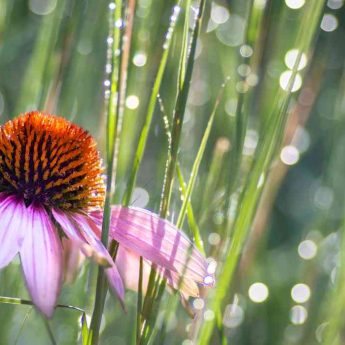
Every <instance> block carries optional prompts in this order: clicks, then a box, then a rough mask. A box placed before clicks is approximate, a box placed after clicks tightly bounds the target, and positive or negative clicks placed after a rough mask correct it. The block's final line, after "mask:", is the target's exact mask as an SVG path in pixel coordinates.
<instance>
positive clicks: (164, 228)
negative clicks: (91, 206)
mask: <svg viewBox="0 0 345 345" xmlns="http://www.w3.org/2000/svg"><path fill="white" fill-rule="evenodd" d="M92 216H93V217H94V218H95V219H97V221H98V222H101V221H102V218H101V217H102V215H101V213H100V212H98V213H97V212H94V213H93V214H92ZM110 235H111V237H112V238H113V239H115V240H116V241H118V242H119V243H120V244H122V245H123V246H124V247H126V248H128V249H131V250H132V251H133V252H135V253H136V254H137V255H139V256H142V257H143V258H145V259H147V260H149V261H151V262H152V263H155V264H157V265H159V266H161V267H162V268H165V269H168V270H171V271H174V272H176V273H177V274H178V275H179V276H184V277H185V278H187V279H191V280H194V281H196V282H198V283H200V284H203V285H213V277H210V275H209V274H208V273H207V266H208V265H207V262H206V260H205V258H204V257H203V256H202V254H201V253H200V252H199V251H198V250H197V249H196V248H195V247H194V245H193V244H192V243H191V241H190V240H189V239H188V237H187V236H186V235H185V234H184V233H183V232H182V231H180V230H178V229H177V228H176V227H175V226H174V225H173V224H172V223H170V222H169V221H167V220H165V219H162V218H160V217H159V216H157V215H156V214H154V213H152V212H149V211H147V210H144V209H139V208H126V207H121V206H114V207H112V219H111V229H110Z"/></svg>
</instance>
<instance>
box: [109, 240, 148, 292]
mask: <svg viewBox="0 0 345 345" xmlns="http://www.w3.org/2000/svg"><path fill="white" fill-rule="evenodd" d="M139 262H140V256H138V255H137V254H135V253H134V252H133V251H131V250H129V249H126V248H124V247H123V246H119V249H118V250H117V255H116V261H115V264H116V266H117V268H118V269H119V272H120V274H121V277H122V279H123V281H124V283H125V286H126V288H128V289H131V290H134V291H138V281H139V267H140V266H139ZM150 271H151V265H150V264H149V263H148V262H147V261H145V260H144V261H143V292H144V293H145V292H146V290H147V284H148V281H149V275H150Z"/></svg>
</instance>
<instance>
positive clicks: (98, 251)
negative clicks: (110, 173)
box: [0, 111, 213, 317]
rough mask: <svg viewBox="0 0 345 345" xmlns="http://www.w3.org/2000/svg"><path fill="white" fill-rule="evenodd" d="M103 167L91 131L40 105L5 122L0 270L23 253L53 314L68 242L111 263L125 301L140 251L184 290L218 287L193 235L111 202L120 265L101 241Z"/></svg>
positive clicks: (33, 286)
mask: <svg viewBox="0 0 345 345" xmlns="http://www.w3.org/2000/svg"><path fill="white" fill-rule="evenodd" d="M102 172H103V169H102V166H101V160H100V156H99V153H98V151H97V148H96V143H95V141H94V139H93V138H92V136H91V135H90V134H88V133H87V132H86V131H84V130H83V129H82V128H80V127H78V126H76V125H75V124H72V123H70V122H68V121H67V120H65V119H63V118H60V117H56V116H53V115H48V114H43V113H40V112H37V111H35V112H30V113H26V114H24V115H22V116H20V117H18V118H17V119H15V120H12V121H8V122H7V123H5V124H4V125H3V126H1V127H0V222H1V225H2V226H1V229H0V268H3V267H5V266H6V265H8V264H9V262H10V261H11V260H12V259H13V258H14V256H15V255H16V254H17V253H19V256H20V260H21V264H22V268H23V273H24V277H25V282H26V285H27V288H28V291H29V294H30V295H31V298H32V301H33V303H34V304H35V305H36V307H37V309H38V310H39V311H40V312H42V313H43V314H44V315H46V316H47V317H51V316H52V314H53V311H54V306H55V304H56V302H57V299H58V296H59V292H60V288H61V285H62V276H63V272H62V271H63V251H64V246H63V243H66V242H67V241H70V244H71V246H72V247H74V248H75V247H77V248H79V249H80V251H81V252H82V253H83V254H84V255H85V256H87V257H92V258H93V259H94V260H95V261H96V262H97V263H99V264H102V265H104V266H106V267H108V268H107V269H106V273H107V276H108V280H109V283H110V286H111V287H112V288H113V289H114V291H115V292H116V294H117V295H118V296H119V298H120V299H123V296H124V284H123V281H125V284H126V285H128V286H129V287H133V286H131V285H133V284H134V283H135V282H137V281H138V278H137V277H138V262H139V257H140V256H142V257H143V258H144V260H145V266H144V269H147V267H149V265H151V264H155V265H156V266H157V269H158V272H159V273H160V274H161V275H163V276H164V277H166V279H167V282H168V284H170V285H171V286H172V287H173V288H178V287H179V288H180V289H181V293H182V294H184V295H186V296H197V295H198V291H199V289H198V288H199V286H200V285H204V286H205V285H206V286H207V285H212V284H213V278H212V277H211V276H210V275H209V274H208V273H207V263H206V260H205V258H204V257H203V256H202V255H201V254H200V253H199V251H198V250H197V249H196V248H195V247H194V246H193V244H192V243H191V242H190V240H189V239H188V238H187V237H186V236H185V235H184V234H183V233H182V232H181V231H179V230H178V229H177V228H176V227H175V226H174V225H173V224H171V223H170V222H168V221H166V220H164V219H161V218H159V217H158V216H157V215H155V214H153V213H151V212H149V211H146V210H143V209H138V208H125V207H121V206H114V207H112V215H111V226H110V238H111V239H114V240H116V241H118V242H119V244H120V248H119V251H118V255H117V257H116V262H115V263H114V261H113V259H112V257H111V256H110V255H109V253H108V251H107V249H106V248H105V247H104V246H103V244H102V242H101V241H100V234H101V225H102V218H103V213H102V206H103V201H104V194H105V188H104V181H103V178H102ZM62 240H63V241H62ZM71 246H70V247H71ZM67 247H68V246H67ZM182 276H183V277H182Z"/></svg>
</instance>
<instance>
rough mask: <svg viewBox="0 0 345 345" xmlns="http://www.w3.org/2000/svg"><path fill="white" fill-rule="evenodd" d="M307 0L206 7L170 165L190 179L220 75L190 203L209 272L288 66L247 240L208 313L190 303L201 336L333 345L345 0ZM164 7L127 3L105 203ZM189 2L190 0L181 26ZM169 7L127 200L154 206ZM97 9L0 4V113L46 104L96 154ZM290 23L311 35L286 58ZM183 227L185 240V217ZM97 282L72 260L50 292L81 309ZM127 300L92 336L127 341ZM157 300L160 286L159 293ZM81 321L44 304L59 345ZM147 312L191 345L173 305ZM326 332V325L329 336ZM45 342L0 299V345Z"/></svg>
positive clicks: (19, 0)
mask: <svg viewBox="0 0 345 345" xmlns="http://www.w3.org/2000/svg"><path fill="white" fill-rule="evenodd" d="M313 1H314V0H310V1H305V0H285V1H283V0H279V1H278V0H254V1H252V0H216V1H213V0H212V1H207V2H206V8H205V13H204V16H203V25H202V29H201V34H200V37H199V40H198V45H197V50H196V55H195V66H194V71H193V77H192V84H191V89H190V92H189V97H188V103H187V108H186V111H185V114H184V123H183V130H182V137H181V142H180V149H179V157H178V160H179V163H180V167H181V170H182V173H183V175H184V178H185V180H186V181H188V179H189V175H190V172H191V168H192V165H193V162H194V159H195V157H196V154H197V152H198V149H199V147H200V142H201V139H202V136H203V134H204V132H205V128H206V125H207V121H208V119H209V118H210V115H211V113H212V109H213V108H214V106H215V102H216V99H217V97H218V94H219V92H220V89H221V85H222V84H223V82H224V81H225V80H226V79H227V78H229V80H228V82H227V85H226V87H225V89H224V92H223V95H222V97H221V100H220V103H219V105H218V108H217V110H216V113H215V119H214V123H213V127H212V130H211V134H210V137H209V139H208V142H207V146H206V150H205V153H204V155H203V158H202V162H201V165H200V169H199V171H198V173H197V179H196V184H195V187H194V190H193V194H192V199H191V200H192V207H193V211H194V216H195V220H196V223H197V225H198V227H199V229H200V233H201V236H202V239H203V242H204V246H205V250H206V254H207V256H208V257H209V258H210V259H209V260H210V262H211V261H213V262H214V263H218V264H219V265H218V269H219V272H218V274H219V275H221V274H222V271H221V267H222V266H221V264H222V262H223V261H224V260H225V257H226V255H227V249H226V248H228V247H227V245H228V243H229V240H230V242H231V239H232V235H231V234H232V232H233V231H234V229H232V230H231V226H230V227H229V226H227V224H228V223H229V224H233V223H234V220H236V216H237V214H238V212H239V209H241V203H243V205H244V206H243V207H245V204H244V201H243V199H241V197H240V193H241V190H242V189H243V188H244V187H245V186H246V183H248V181H247V180H246V178H247V176H249V175H248V174H249V173H250V171H251V170H252V168H251V167H253V166H252V165H251V164H255V162H258V161H260V159H262V157H261V156H260V155H259V154H258V153H257V151H256V147H257V144H258V142H260V141H263V140H265V139H264V138H267V136H268V135H269V134H268V133H270V128H271V127H270V126H271V125H272V123H273V120H272V119H274V117H277V116H278V114H277V113H276V110H277V109H278V108H277V107H276V105H275V104H276V102H278V101H279V98H280V97H281V98H283V97H285V96H284V93H285V94H288V93H289V91H286V90H288V89H289V85H288V84H289V79H290V76H291V75H292V73H293V72H292V70H293V69H294V65H296V66H295V69H297V70H298V72H297V75H296V78H295V80H294V83H293V84H292V85H290V87H292V90H291V91H292V93H291V98H290V99H289V101H288V102H286V104H287V105H288V108H287V109H285V110H286V111H287V113H288V115H289V117H288V119H287V123H286V127H285V130H283V128H282V129H281V130H280V132H278V135H279V137H280V140H278V143H279V144H278V145H277V147H276V154H275V155H274V160H273V162H272V163H271V164H270V165H269V169H268V171H265V170H264V168H262V169H263V170H262V174H261V175H260V178H259V181H258V187H257V188H258V189H259V192H258V193H259V196H260V202H259V203H258V204H257V205H256V204H255V205H254V206H253V212H254V210H255V217H254V218H253V219H250V221H249V227H248V229H245V231H248V233H247V234H248V236H247V234H246V235H245V237H247V240H246V241H245V245H244V246H241V251H242V255H241V256H240V259H239V263H238V265H237V269H236V272H235V275H234V278H233V279H232V281H231V285H230V286H228V288H227V291H226V292H227V296H226V298H225V299H224V301H222V310H221V314H219V315H215V314H214V312H213V311H212V310H211V309H208V307H207V306H208V304H207V303H208V302H207V301H203V300H202V299H196V300H194V301H190V303H191V306H192V307H193V308H194V309H195V310H197V311H198V314H199V317H201V318H202V319H204V322H209V321H210V320H212V319H214V318H216V317H217V327H216V330H215V332H214V333H213V335H212V337H211V340H210V342H209V343H210V344H226V343H227V342H228V343H229V344H241V345H246V344H248V345H249V344H255V345H263V344H272V345H273V344H274V345H276V344H284V345H288V344H308V345H309V344H310V345H312V344H344V343H345V339H344V338H342V336H344V333H343V334H342V330H343V327H342V326H343V324H344V322H343V321H344V320H345V318H344V311H345V310H344V309H345V308H344V306H343V305H344V304H345V280H344V279H345V275H344V273H343V270H344V269H343V268H342V265H341V263H342V260H341V255H344V254H341V251H340V248H341V246H343V247H344V248H345V245H344V244H342V242H341V238H342V233H343V232H344V231H345V230H344V229H345V228H344V226H343V222H344V210H345V205H344V191H345V75H344V57H345V44H344V42H345V31H344V29H345V27H344V23H345V6H344V1H343V0H328V1H325V2H324V8H323V10H322V11H321V13H320V15H319V14H318V13H316V14H315V18H314V17H313V14H312V15H310V13H309V12H310V11H311V6H312V5H310V4H311V3H312V2H313ZM321 2H322V1H321ZM174 6H176V2H175V1H172V0H164V1H163V0H161V1H159V0H137V3H136V9H135V18H134V27H133V34H132V42H131V50H130V59H129V65H128V86H127V91H126V98H125V112H124V117H123V128H122V134H121V144H120V156H119V161H118V164H117V176H116V189H115V191H116V193H115V200H114V201H115V202H117V203H119V202H121V199H122V197H123V194H124V192H125V189H126V184H127V180H128V176H129V173H130V170H131V166H132V164H133V155H134V152H135V149H136V145H137V141H138V137H139V134H140V131H141V128H142V124H143V122H144V119H145V116H146V114H147V107H148V103H149V97H150V94H151V91H152V85H153V82H154V80H155V76H156V73H157V68H158V65H159V63H160V59H161V56H162V53H163V51H164V39H165V36H166V33H167V31H168V27H169V23H170V19H171V18H170V17H171V16H172V14H173V13H174V12H173V8H174ZM197 7H198V2H195V3H194V2H192V7H191V10H190V16H191V19H190V26H191V27H192V26H193V18H194V15H195V11H196V10H197ZM110 8H111V5H110ZM175 12H176V9H175ZM175 14H176V13H175ZM179 14H180V16H179V18H178V19H177V22H176V28H175V32H174V35H173V37H172V45H171V48H170V51H169V57H168V62H167V68H166V71H165V74H164V78H163V82H162V85H161V88H160V91H159V95H160V96H159V102H158V103H157V105H156V107H155V113H154V117H153V121H152V125H151V128H150V132H149V137H148V142H147V146H146V150H145V154H144V158H143V161H142V164H141V166H140V170H139V174H138V180H137V184H136V188H135V190H134V193H133V195H132V202H131V204H132V205H137V206H140V207H145V208H148V209H151V210H154V211H156V212H158V210H159V205H160V199H161V192H162V185H163V181H164V173H165V166H166V159H167V151H168V139H167V135H166V129H165V122H166V121H167V119H168V121H170V122H171V117H172V113H173V109H174V102H175V97H176V94H177V92H178V88H177V78H178V71H179V60H180V51H181V47H182V43H181V42H182V35H183V24H184V17H185V2H184V1H182V2H181V10H180V12H179ZM109 16H110V9H109V2H108V1H105V0H98V1H91V0H89V1H87V0H84V1H80V0H79V1H77V0H28V1H24V0H0V76H1V77H0V122H1V123H4V122H5V121H7V120H8V119H11V118H13V117H15V116H17V115H18V114H19V113H21V112H25V111H28V110H33V109H39V110H44V111H47V112H51V113H55V114H58V115H61V116H64V117H66V118H67V119H70V120H72V121H74V122H76V123H78V124H80V125H81V126H83V127H84V128H85V129H87V130H89V131H90V132H91V133H92V134H93V135H94V136H95V137H96V139H97V140H98V142H99V148H100V150H101V151H102V152H103V157H105V154H104V148H105V123H106V118H105V110H106V109H105V106H104V104H105V97H108V96H107V95H108V93H109V86H110V80H109V72H110V70H111V65H109V60H108V61H107V49H108V47H109V46H110V47H111V45H112V37H108V32H109ZM173 19H174V18H173ZM115 24H116V25H118V26H119V27H121V26H122V25H123V23H121V22H120V23H115ZM314 27H315V28H316V30H314ZM301 28H302V29H303V30H305V31H308V30H311V33H310V35H311V36H312V40H311V42H310V44H309V46H307V48H308V49H307V50H305V51H302V52H299V50H298V48H299V44H300V41H298V37H299V36H298V35H299V34H300V30H302V29H301ZM313 33H315V35H313ZM296 42H297V43H296ZM299 53H300V54H299ZM108 54H109V52H108ZM296 59H298V60H299V63H296ZM297 65H298V66H297ZM282 95H283V96H282ZM241 119H242V120H241ZM272 126H273V125H272ZM241 133H242V134H243V140H241ZM238 138H240V140H238ZM280 144H281V147H280ZM253 162H254V163H253ZM259 173H260V171H259ZM249 197H250V195H249V196H248V194H247V195H246V198H249ZM239 203H240V204H239ZM180 207H181V197H180V188H179V184H178V180H177V179H176V181H175V184H174V189H173V197H172V200H171V204H170V213H169V219H170V220H172V221H176V218H177V215H178V212H179V209H180ZM248 217H249V218H251V215H250V213H248ZM183 229H184V231H185V232H186V233H187V234H188V235H189V236H190V237H192V235H191V231H190V225H189V223H188V222H187V221H185V223H184V226H183ZM228 229H230V230H229V231H228ZM224 248H225V249H224ZM95 278H96V267H95V266H94V265H93V264H90V263H86V264H83V265H82V266H81V269H80V271H79V272H78V275H77V279H76V280H75V281H74V282H73V283H66V284H65V286H64V288H63V291H62V294H61V297H60V302H61V303H63V304H69V305H74V306H79V307H81V308H83V309H85V311H86V314H87V315H90V314H91V312H92V306H93V296H94V291H95ZM343 286H344V288H343ZM0 295H1V296H11V297H20V298H28V295H27V292H26V290H25V287H24V284H23V279H22V276H21V272H20V265H19V260H18V261H16V262H14V263H12V264H11V265H10V266H9V267H7V268H6V269H4V270H2V271H1V272H0ZM136 296H137V295H136V293H134V292H131V291H128V292H127V295H126V302H127V304H126V309H127V311H126V313H124V312H123V311H122V309H121V307H120V305H119V303H118V302H117V301H116V299H115V298H114V297H113V296H108V299H107V303H106V309H105V314H104V319H103V322H102V327H101V331H102V335H101V344H102V345H110V344H118V345H125V344H130V343H131V342H132V340H133V333H134V332H133V328H134V327H135V311H136V310H135V308H136ZM168 298H169V295H168V294H166V295H164V296H163V302H164V301H166V300H167V299H168ZM175 299H178V298H177V297H175ZM205 305H206V306H205ZM80 317H81V314H80V313H79V312H78V311H74V310H69V309H58V310H57V312H56V313H55V315H54V318H53V319H52V320H51V321H50V326H51V329H52V332H53V334H54V337H55V339H56V343H57V344H61V345H67V344H76V343H78V341H80V331H81V328H80V326H81V322H80ZM158 318H160V319H161V322H162V323H163V329H164V332H161V333H158V336H157V337H156V340H155V343H156V344H183V345H192V344H193V343H192V341H191V340H188V339H189V336H190V331H191V327H192V326H191V323H192V319H190V318H189V316H188V314H187V313H186V311H185V310H184V309H183V308H182V306H178V307H177V311H176V313H175V312H174V313H172V315H169V317H167V316H166V314H164V305H162V307H161V310H160V311H159V312H158ZM158 328H159V327H158ZM332 330H333V333H332ZM327 332H328V333H327ZM327 334H331V335H329V337H328V338H327ZM337 334H338V336H337ZM332 335H334V337H332ZM77 339H79V340H77ZM49 342H50V340H49V337H48V336H47V329H46V327H45V324H44V322H43V320H42V318H41V317H40V316H39V315H38V314H37V313H36V312H35V311H34V310H33V309H32V308H31V307H29V306H23V305H11V304H0V344H1V345H6V344H11V345H12V344H21V345H24V344H37V345H40V344H42V345H43V344H49Z"/></svg>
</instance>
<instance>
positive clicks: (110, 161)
mask: <svg viewBox="0 0 345 345" xmlns="http://www.w3.org/2000/svg"><path fill="white" fill-rule="evenodd" d="M126 5H127V4H126V3H123V2H122V0H117V1H116V2H115V9H113V10H112V12H113V18H111V19H110V23H111V24H110V37H112V39H113V47H112V53H111V65H112V73H111V88H110V97H109V100H108V104H107V105H108V109H107V131H106V137H107V142H106V143H107V147H106V153H107V181H106V197H105V204H104V214H103V223H102V243H103V244H104V245H105V246H108V234H109V226H110V217H111V209H110V204H111V200H112V197H113V193H114V185H115V168H116V159H117V157H116V155H117V152H118V145H119V134H120V131H121V124H122V116H123V103H124V97H125V92H126V73H127V72H126V71H127V67H128V61H127V60H128V58H129V47H130V38H131V30H132V26H131V25H132V18H133V13H129V18H130V21H129V22H127V25H128V26H126V32H125V33H123V30H121V29H122V21H123V19H122V18H123V17H124V13H126V8H127V7H126ZM128 8H129V10H130V11H132V12H133V11H134V8H135V1H131V2H130V5H129V6H128ZM112 12H110V13H112ZM118 23H121V24H120V25H118ZM126 34H127V36H126V37H127V40H126V41H125V44H124V45H123V35H126ZM118 51H120V54H119V55H117V52H118ZM113 251H114V253H116V244H114V245H113ZM107 289H108V286H107V282H106V277H105V273H104V269H103V268H102V267H100V268H99V270H98V276H97V286H96V298H95V303H94V310H93V314H92V318H91V324H90V331H89V337H88V344H92V345H96V344H98V342H99V328H100V325H101V319H102V314H103V309H104V303H105V297H106V294H107Z"/></svg>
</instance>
